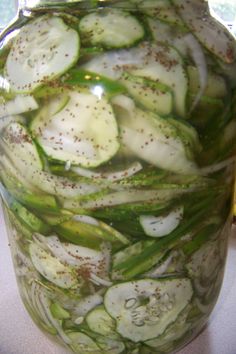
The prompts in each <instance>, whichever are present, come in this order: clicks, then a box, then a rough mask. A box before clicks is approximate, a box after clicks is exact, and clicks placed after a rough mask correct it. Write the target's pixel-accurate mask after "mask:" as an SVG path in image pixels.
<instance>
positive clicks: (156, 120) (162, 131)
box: [113, 96, 197, 174]
mask: <svg viewBox="0 0 236 354" xmlns="http://www.w3.org/2000/svg"><path fill="white" fill-rule="evenodd" d="M122 97H123V96H120V100H119V102H118V101H117V100H116V101H115V102H114V101H113V105H114V109H115V112H116V115H117V118H118V122H119V126H120V135H121V142H122V144H123V145H124V146H125V147H127V148H128V149H129V150H130V151H131V152H132V153H133V154H135V155H136V156H138V157H139V158H142V159H143V160H145V161H146V162H148V163H151V164H152V165H154V166H156V167H160V168H162V169H166V170H169V171H173V172H177V173H180V172H181V173H183V174H191V173H193V174H195V173H196V172H197V166H196V164H195V163H194V161H191V160H189V159H188V158H187V156H186V149H185V146H186V144H185V142H184V141H183V140H181V137H179V135H178V131H176V127H174V126H173V124H171V123H169V122H168V120H165V119H163V118H161V117H160V116H158V115H156V114H152V113H151V112H145V111H143V110H141V109H138V108H135V107H134V108H132V106H130V107H128V109H127V107H125V106H123V100H122V99H121V98H122ZM125 97H126V96H125ZM130 101H131V102H132V100H130ZM192 129H193V128H192Z"/></svg>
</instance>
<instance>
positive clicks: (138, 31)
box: [79, 9, 144, 48]
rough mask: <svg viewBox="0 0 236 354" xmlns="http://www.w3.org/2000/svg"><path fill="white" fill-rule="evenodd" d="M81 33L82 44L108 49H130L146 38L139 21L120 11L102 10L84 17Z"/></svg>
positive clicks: (80, 28)
mask: <svg viewBox="0 0 236 354" xmlns="http://www.w3.org/2000/svg"><path fill="white" fill-rule="evenodd" d="M127 28H128V29H129V30H128V31H127ZM79 31H80V34H81V40H82V42H84V43H88V44H91V45H93V46H94V45H95V46H96V45H98V46H99V45H101V46H104V47H107V48H121V47H130V46H132V45H134V44H135V43H136V42H137V41H139V40H141V39H142V38H143V37H144V29H143V27H142V25H141V24H140V23H139V21H138V20H137V19H136V18H135V17H134V16H131V15H130V14H129V13H128V12H125V11H121V10H119V9H100V10H98V11H96V12H93V13H90V14H88V15H86V16H84V17H83V18H82V19H81V21H80V23H79Z"/></svg>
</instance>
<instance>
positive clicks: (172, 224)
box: [139, 206, 184, 237]
mask: <svg viewBox="0 0 236 354" xmlns="http://www.w3.org/2000/svg"><path fill="white" fill-rule="evenodd" d="M183 212H184V208H183V206H179V207H177V208H175V209H174V210H172V211H171V212H170V213H169V214H168V215H164V216H153V215H141V216H140V217H139V221H140V224H141V226H142V228H143V230H144V232H145V234H146V235H148V236H151V237H162V236H166V235H168V234H169V233H171V232H172V231H173V230H174V229H176V227H177V226H178V225H179V223H180V221H181V220H182V218H183Z"/></svg>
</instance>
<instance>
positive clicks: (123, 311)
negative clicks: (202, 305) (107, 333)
mask: <svg viewBox="0 0 236 354" xmlns="http://www.w3.org/2000/svg"><path fill="white" fill-rule="evenodd" d="M192 295H193V290H192V286H191V283H190V281H189V279H187V278H177V279H162V280H150V279H143V280H137V281H131V282H127V283H120V284H117V285H114V286H112V287H111V288H109V289H108V291H107V292H106V294H105V297H104V305H105V308H106V310H107V312H108V313H109V314H110V316H111V317H113V318H114V319H115V320H116V323H117V328H116V329H117V332H118V333H120V334H121V335H122V336H123V337H125V338H128V339H131V340H132V341H134V342H139V341H146V340H148V339H151V338H155V337H157V336H159V335H161V334H162V333H163V332H164V331H165V329H166V328H167V327H168V326H169V325H170V324H171V323H173V322H174V321H175V320H176V318H177V317H178V315H179V314H180V313H181V311H182V310H183V309H184V308H185V307H186V306H187V304H188V303H189V301H190V300H191V297H192Z"/></svg>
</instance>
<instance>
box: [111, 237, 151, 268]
mask: <svg viewBox="0 0 236 354" xmlns="http://www.w3.org/2000/svg"><path fill="white" fill-rule="evenodd" d="M153 242H154V241H152V240H151V241H149V240H148V241H147V240H145V241H143V240H142V241H138V242H135V243H133V244H132V245H130V246H128V247H126V248H124V249H122V250H121V251H119V252H116V253H115V254H114V255H113V257H112V265H113V267H114V268H116V267H117V266H118V265H119V264H122V263H123V262H126V261H127V260H128V259H130V258H132V257H133V256H135V255H138V254H139V253H140V252H141V251H143V249H144V248H145V247H146V246H151V245H152V244H153Z"/></svg>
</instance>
